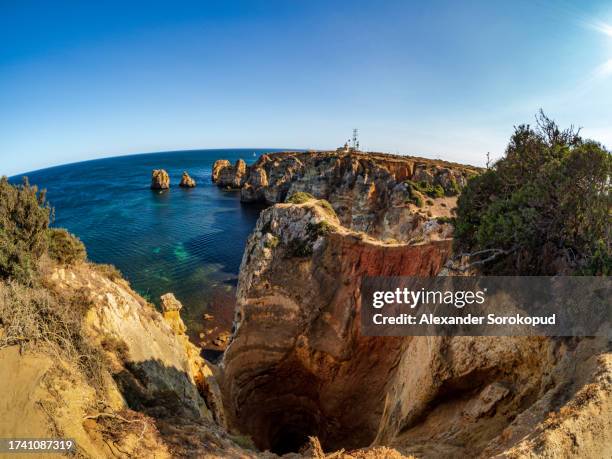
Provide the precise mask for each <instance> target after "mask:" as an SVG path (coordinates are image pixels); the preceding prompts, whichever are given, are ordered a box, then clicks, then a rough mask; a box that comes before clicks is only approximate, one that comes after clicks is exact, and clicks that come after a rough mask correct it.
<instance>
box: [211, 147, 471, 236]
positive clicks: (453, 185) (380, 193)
mask: <svg viewBox="0 0 612 459" xmlns="http://www.w3.org/2000/svg"><path fill="white" fill-rule="evenodd" d="M226 163H227V161H226ZM215 164H217V163H215ZM219 167H221V166H219ZM222 170H224V171H226V175H225V176H223V178H218V179H217V181H216V183H217V184H218V185H219V186H224V187H227V186H229V187H231V188H241V200H242V201H244V202H255V201H259V202H265V203H268V204H274V203H279V202H285V200H286V199H287V198H288V197H290V196H292V195H293V194H295V193H298V192H306V193H309V194H312V195H313V196H314V197H315V198H317V199H326V200H327V201H329V202H330V203H331V205H332V207H333V208H334V210H335V211H336V213H337V215H338V217H339V219H340V222H341V223H342V225H344V226H346V227H348V228H351V229H353V230H356V231H363V232H366V233H367V234H369V235H371V236H374V237H376V238H379V239H396V240H398V241H403V242H406V241H410V240H420V239H428V240H430V239H432V238H433V239H445V238H447V237H449V236H450V233H451V231H452V228H451V227H450V225H447V224H446V222H447V221H448V219H449V218H450V217H452V208H454V207H455V204H456V196H457V194H458V193H459V191H460V189H461V188H462V187H463V186H464V185H465V183H466V180H467V178H468V177H470V176H471V175H474V174H476V173H477V172H478V169H477V168H474V167H470V166H465V165H460V164H454V163H447V162H444V161H434V160H428V159H424V158H413V157H402V156H393V155H385V154H381V153H367V154H366V153H360V152H354V151H351V152H348V153H343V152H305V153H299V152H284V153H271V154H268V155H262V156H261V157H260V158H259V159H258V161H257V162H256V163H255V164H253V165H252V166H251V167H250V168H248V169H247V171H246V176H244V175H243V176H241V180H236V179H235V170H236V167H230V166H225V169H222ZM217 175H219V176H221V175H223V172H221V173H219V172H218V171H217ZM214 177H215V169H214V168H213V180H214ZM239 183H241V184H240V185H239ZM438 234H439V235H441V236H437V235H438Z"/></svg>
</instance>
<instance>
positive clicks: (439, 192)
mask: <svg viewBox="0 0 612 459" xmlns="http://www.w3.org/2000/svg"><path fill="white" fill-rule="evenodd" d="M404 183H405V184H406V187H408V189H409V190H410V191H413V190H416V191H418V192H420V193H421V194H424V195H427V196H429V197H430V198H443V197H444V194H445V193H444V188H442V186H441V185H432V184H430V183H427V182H425V181H420V182H414V181H412V180H406V181H405V182H404ZM453 183H454V184H455V185H456V184H457V182H456V181H453ZM419 207H420V206H419Z"/></svg>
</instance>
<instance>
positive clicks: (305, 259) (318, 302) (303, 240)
mask: <svg viewBox="0 0 612 459" xmlns="http://www.w3.org/2000/svg"><path fill="white" fill-rule="evenodd" d="M322 204H323V205H322ZM450 242H451V241H450V240H448V239H447V240H442V241H429V242H427V243H421V244H416V245H415V244H400V243H385V242H383V241H380V240H376V239H374V238H372V237H370V236H368V235H365V234H363V233H357V232H355V231H353V230H351V229H348V228H345V227H343V226H342V225H341V224H340V221H339V220H338V219H337V217H336V216H335V215H334V214H333V213H332V212H330V209H329V208H328V207H327V206H325V205H324V203H322V202H319V201H317V200H314V199H313V200H307V201H306V202H303V203H301V204H292V203H287V204H279V205H276V206H274V207H271V208H269V209H267V210H265V211H264V212H263V213H262V214H261V217H260V220H259V222H258V224H257V227H256V229H255V231H254V233H253V234H252V236H251V237H250V239H249V241H248V244H247V248H246V250H245V254H244V258H243V261H242V266H241V271H240V280H239V286H238V296H237V298H238V306H237V310H236V319H235V333H234V336H233V340H232V342H231V344H230V346H229V348H228V350H227V351H226V353H225V356H224V359H223V363H222V372H223V375H222V377H221V387H222V394H223V400H224V406H225V409H226V415H227V419H228V424H229V426H230V428H232V429H236V430H239V431H241V432H243V433H245V434H248V435H250V436H251V437H252V438H253V440H254V441H255V444H256V445H257V446H258V447H259V448H261V449H271V450H272V451H275V452H277V453H284V452H288V451H297V450H298V449H299V448H300V447H302V445H303V444H304V443H306V442H307V437H308V436H312V435H315V436H317V437H318V438H319V439H320V440H321V443H322V445H323V448H324V449H325V450H326V451H333V450H337V449H340V448H347V449H350V448H358V447H366V449H367V448H368V447H374V446H380V445H386V446H391V447H393V448H395V449H396V450H397V451H399V452H401V453H402V454H404V455H406V456H409V455H415V456H417V457H432V458H433V457H436V458H437V457H457V456H460V457H492V456H498V455H500V456H504V457H524V456H527V457H529V456H531V457H536V456H540V455H546V456H548V457H568V456H575V455H582V456H584V457H593V458H595V457H605V456H606V455H609V454H610V452H611V450H610V448H611V446H610V445H611V439H612V416H611V415H610V408H611V394H612V384H611V381H612V366H611V364H612V354H611V353H610V344H609V342H608V341H607V340H605V339H602V338H598V339H561V338H559V339H556V338H545V337H537V338H527V337H412V338H410V337H406V338H383V337H364V336H360V334H359V320H360V315H359V311H360V306H361V305H360V291H359V286H360V278H361V276H363V275H425V276H431V275H437V274H439V273H440V271H441V269H442V267H443V266H444V264H445V262H446V261H447V259H448V258H449V256H450V254H451V250H450Z"/></svg>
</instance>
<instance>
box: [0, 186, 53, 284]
mask: <svg viewBox="0 0 612 459" xmlns="http://www.w3.org/2000/svg"><path fill="white" fill-rule="evenodd" d="M51 213H52V210H51V208H50V207H49V205H48V204H47V202H46V200H45V192H44V191H40V192H39V191H38V188H37V187H36V186H30V184H29V183H28V180H27V178H25V177H24V179H23V183H22V184H21V185H18V186H13V185H11V184H10V183H9V182H8V179H7V178H6V177H2V178H1V179H0V279H7V278H11V279H15V280H17V281H19V282H23V283H28V284H29V283H31V282H32V280H33V278H34V276H35V273H36V266H37V264H38V260H39V259H40V257H41V256H42V255H43V254H44V253H45V252H46V250H47V228H48V226H49V217H50V215H51Z"/></svg>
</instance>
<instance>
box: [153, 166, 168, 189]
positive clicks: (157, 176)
mask: <svg viewBox="0 0 612 459" xmlns="http://www.w3.org/2000/svg"><path fill="white" fill-rule="evenodd" d="M168 188H170V176H169V175H168V173H167V172H166V171H165V170H164V169H155V170H154V171H153V173H152V174H151V189H152V190H167V189H168Z"/></svg>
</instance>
